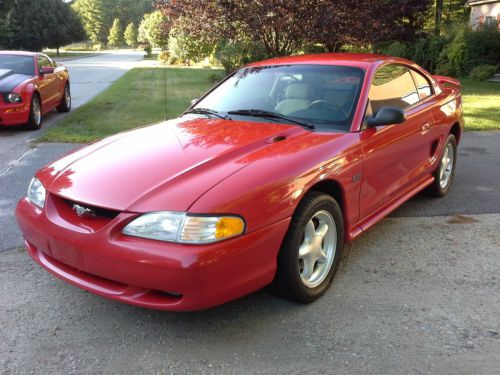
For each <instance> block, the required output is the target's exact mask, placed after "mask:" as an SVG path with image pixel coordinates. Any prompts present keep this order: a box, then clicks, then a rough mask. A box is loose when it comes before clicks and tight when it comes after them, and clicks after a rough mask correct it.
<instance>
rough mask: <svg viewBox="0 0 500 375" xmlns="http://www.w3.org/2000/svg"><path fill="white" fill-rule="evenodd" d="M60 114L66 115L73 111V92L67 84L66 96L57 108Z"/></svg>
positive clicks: (64, 95) (65, 88)
mask: <svg viewBox="0 0 500 375" xmlns="http://www.w3.org/2000/svg"><path fill="white" fill-rule="evenodd" d="M56 109H57V112H59V113H66V112H69V111H71V90H70V88H69V85H68V84H67V83H66V86H65V87H64V94H63V97H62V99H61V104H59V106H58V107H57V108H56Z"/></svg>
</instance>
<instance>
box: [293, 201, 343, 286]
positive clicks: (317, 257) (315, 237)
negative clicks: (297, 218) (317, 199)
mask: <svg viewBox="0 0 500 375" xmlns="http://www.w3.org/2000/svg"><path fill="white" fill-rule="evenodd" d="M336 248H337V228H336V226H335V221H334V219H333V217H332V215H331V214H330V213H329V212H328V211H318V212H317V213H316V214H315V215H314V216H313V217H312V218H311V220H309V222H308V223H307V224H306V227H305V229H304V236H303V239H302V242H301V244H300V246H299V257H298V258H299V273H300V278H301V279H302V282H303V283H304V285H305V286H307V287H308V288H315V287H317V286H318V285H320V284H321V283H322V282H323V281H324V280H325V279H326V277H327V276H328V274H329V272H330V269H331V267H332V264H333V260H334V258H335V251H336Z"/></svg>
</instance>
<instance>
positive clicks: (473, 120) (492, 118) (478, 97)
mask: <svg viewBox="0 0 500 375" xmlns="http://www.w3.org/2000/svg"><path fill="white" fill-rule="evenodd" d="M461 82H462V95H463V107H464V116H465V130H495V129H500V83H496V82H477V81H472V80H470V79H462V80H461Z"/></svg>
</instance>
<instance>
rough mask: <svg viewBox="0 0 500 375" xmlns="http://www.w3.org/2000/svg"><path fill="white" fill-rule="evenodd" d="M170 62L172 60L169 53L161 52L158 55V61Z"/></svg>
mask: <svg viewBox="0 0 500 375" xmlns="http://www.w3.org/2000/svg"><path fill="white" fill-rule="evenodd" d="M169 60H170V54H169V53H168V51H161V52H160V53H159V54H158V61H161V62H168V61H169Z"/></svg>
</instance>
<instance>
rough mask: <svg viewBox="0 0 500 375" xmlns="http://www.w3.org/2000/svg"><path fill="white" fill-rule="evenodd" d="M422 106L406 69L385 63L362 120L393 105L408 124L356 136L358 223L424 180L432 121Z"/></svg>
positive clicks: (373, 82)
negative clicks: (358, 150) (360, 162)
mask: <svg viewBox="0 0 500 375" xmlns="http://www.w3.org/2000/svg"><path fill="white" fill-rule="evenodd" d="M421 104H422V101H421V99H420V95H419V92H418V90H417V87H416V85H415V82H414V78H413V76H412V73H411V69H410V67H408V66H406V65H401V64H388V65H383V66H382V67H380V68H379V69H378V70H377V72H376V73H375V75H374V78H373V80H372V84H371V88H370V94H369V103H368V107H367V113H366V116H371V115H374V114H376V113H377V111H378V110H380V108H382V107H385V106H392V107H398V108H401V109H403V110H404V111H405V114H406V121H405V122H404V123H402V124H397V125H388V126H377V127H372V128H366V129H364V130H362V132H361V134H360V139H361V142H362V147H363V155H364V162H363V177H362V185H361V192H360V218H361V220H363V219H366V218H368V217H369V216H370V215H372V214H374V213H375V212H377V211H378V210H381V209H383V208H384V207H385V206H387V205H389V204H390V203H391V202H392V201H394V200H396V199H397V198H398V197H400V196H402V195H403V194H404V193H405V192H407V191H409V190H411V189H412V187H413V186H415V185H417V184H418V183H419V181H421V180H422V178H423V177H424V173H425V170H424V169H425V168H424V165H426V163H428V160H429V155H428V154H429V148H430V144H431V141H430V139H429V133H430V130H431V128H432V125H433V116H432V113H431V111H430V110H429V109H426V108H422V106H421ZM427 143H428V144H429V145H427Z"/></svg>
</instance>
